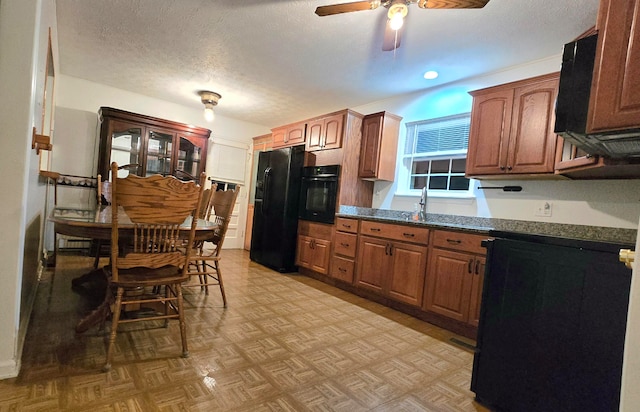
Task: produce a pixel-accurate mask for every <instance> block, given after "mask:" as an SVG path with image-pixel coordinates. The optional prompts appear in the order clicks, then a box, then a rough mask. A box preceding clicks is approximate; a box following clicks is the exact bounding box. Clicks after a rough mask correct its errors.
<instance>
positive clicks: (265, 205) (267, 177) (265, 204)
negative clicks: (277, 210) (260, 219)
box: [260, 166, 271, 214]
mask: <svg viewBox="0 0 640 412" xmlns="http://www.w3.org/2000/svg"><path fill="white" fill-rule="evenodd" d="M262 181H263V182H264V189H263V191H262V193H263V195H262V204H261V206H260V207H261V210H262V213H263V214H264V213H267V212H268V211H269V191H270V190H271V187H270V186H271V166H267V167H266V168H265V169H264V173H263V180H262Z"/></svg>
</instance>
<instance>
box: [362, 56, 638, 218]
mask: <svg viewBox="0 0 640 412" xmlns="http://www.w3.org/2000/svg"><path fill="white" fill-rule="evenodd" d="M560 62H561V56H560V55H558V56H551V57H549V58H546V59H542V60H538V61H535V62H531V63H529V64H526V65H521V66H517V67H512V68H509V69H505V70H501V71H499V72H495V73H492V74H489V75H485V76H481V77H476V78H472V79H467V80H464V81H459V82H456V83H451V84H448V85H444V86H441V87H438V88H435V89H433V90H425V91H423V92H418V93H413V94H410V95H407V96H402V97H398V98H394V99H388V100H384V101H378V102H374V103H371V104H367V105H364V106H359V107H354V108H353V109H354V110H355V111H357V112H359V113H362V114H368V113H374V112H378V111H382V110H386V111H389V112H391V113H395V114H397V115H399V116H402V117H403V123H402V125H401V127H400V139H399V144H398V153H399V154H400V153H402V152H403V149H404V143H405V134H406V127H405V125H404V124H405V123H406V122H413V121H418V120H425V119H432V118H437V117H442V116H449V115H453V114H459V113H465V112H470V111H471V105H472V98H471V96H470V95H469V94H468V92H469V91H472V90H477V89H481V88H485V87H490V86H495V85H498V84H503V83H507V82H511V81H515V80H520V79H526V78H529V77H533V76H537V75H541V74H546V73H551V72H555V71H559V70H560ZM426 86H428V83H427V81H425V87H426ZM396 168H397V170H396V181H395V182H393V183H391V182H377V183H376V184H375V192H374V200H373V203H374V205H373V207H376V208H382V209H394V210H407V211H413V208H414V204H415V203H416V202H417V201H418V197H415V196H403V195H398V194H396V190H397V181H398V177H399V176H401V175H403V174H404V175H406V174H407V170H406V168H404V167H403V164H402V160H401V158H399V159H398V162H397V167H396ZM480 185H485V186H501V185H520V186H522V188H523V190H522V192H502V191H500V190H488V191H482V190H477V187H478V186H480ZM638 193H640V179H634V180H595V181H571V180H562V181H545V180H526V181H495V180H490V181H486V180H485V181H475V182H474V197H473V198H466V199H452V198H435V197H431V198H430V199H429V201H428V211H429V212H431V213H444V214H458V215H464V216H479V217H492V218H504V219H518V220H542V221H545V222H553V223H570V224H583V225H592V226H608V227H620V228H628V229H634V228H636V227H637V223H638V218H639V217H640V196H638ZM546 201H549V202H551V204H552V216H551V217H544V218H541V217H538V216H534V210H535V209H536V207H538V206H539V205H540V203H543V202H546Z"/></svg>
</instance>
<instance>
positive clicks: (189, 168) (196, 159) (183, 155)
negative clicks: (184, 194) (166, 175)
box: [175, 136, 202, 180]
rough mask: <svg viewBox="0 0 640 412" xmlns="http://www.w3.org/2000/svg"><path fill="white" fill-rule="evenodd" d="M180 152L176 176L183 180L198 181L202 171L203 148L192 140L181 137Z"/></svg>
mask: <svg viewBox="0 0 640 412" xmlns="http://www.w3.org/2000/svg"><path fill="white" fill-rule="evenodd" d="M179 141H180V150H179V151H178V163H177V164H176V171H179V172H182V173H179V172H178V173H175V176H176V177H177V178H179V179H182V180H197V179H198V175H199V174H200V172H201V171H202V169H201V166H200V165H201V161H202V148H201V147H200V146H198V145H197V144H195V143H193V142H192V141H191V140H189V139H187V138H185V137H183V136H180V139H179Z"/></svg>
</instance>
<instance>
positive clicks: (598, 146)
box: [554, 34, 640, 158]
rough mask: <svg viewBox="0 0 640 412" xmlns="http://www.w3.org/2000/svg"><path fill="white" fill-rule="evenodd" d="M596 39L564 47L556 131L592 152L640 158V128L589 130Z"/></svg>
mask: <svg viewBox="0 0 640 412" xmlns="http://www.w3.org/2000/svg"><path fill="white" fill-rule="evenodd" d="M597 42H598V35H597V34H594V35H591V36H588V37H584V38H582V39H579V40H576V41H573V42H571V43H567V44H566V45H565V46H564V51H563V54H562V69H561V71H560V85H559V89H558V99H557V101H556V123H555V128H554V131H555V133H557V134H559V135H561V136H562V137H563V138H564V139H565V140H567V141H569V142H571V143H573V144H574V145H576V146H577V147H579V148H581V149H582V150H584V151H585V152H587V153H589V154H594V155H596V154H597V155H604V156H608V157H612V158H628V157H640V128H637V129H627V130H617V131H611V132H607V133H586V125H587V115H588V112H589V97H590V94H591V81H592V78H593V68H594V62H595V56H596V45H597ZM639 122H640V119H639Z"/></svg>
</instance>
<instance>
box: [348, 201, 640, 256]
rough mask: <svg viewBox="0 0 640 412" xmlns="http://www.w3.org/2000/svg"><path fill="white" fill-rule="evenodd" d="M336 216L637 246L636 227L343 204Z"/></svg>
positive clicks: (435, 227) (485, 232)
mask: <svg viewBox="0 0 640 412" xmlns="http://www.w3.org/2000/svg"><path fill="white" fill-rule="evenodd" d="M336 216H338V217H347V218H356V219H362V220H375V221H381V222H389V223H401V224H408V225H419V226H428V227H432V228H434V229H451V230H460V231H466V232H475V233H481V234H488V233H489V232H490V231H501V232H515V233H524V234H530V235H541V236H552V237H558V238H564V239H576V240H588V241H593V242H607V243H618V244H623V245H629V246H633V245H635V243H636V235H637V230H635V229H620V228H615V227H601V226H587V225H571V224H565V223H545V222H531V221H525V220H510V219H493V218H484V217H473V216H456V215H444V214H435V213H428V214H427V219H426V220H425V221H416V220H412V219H411V213H410V212H403V211H398V210H387V209H371V208H366V207H356V206H340V211H339V213H338V214H337V215H336Z"/></svg>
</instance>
